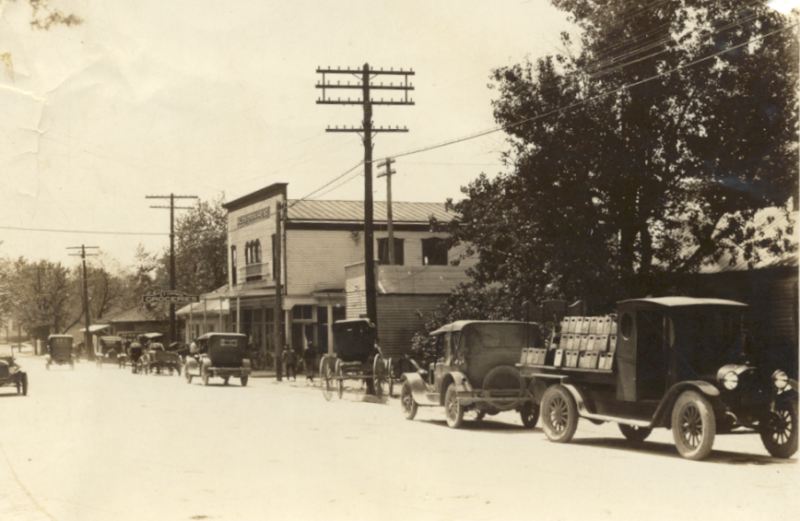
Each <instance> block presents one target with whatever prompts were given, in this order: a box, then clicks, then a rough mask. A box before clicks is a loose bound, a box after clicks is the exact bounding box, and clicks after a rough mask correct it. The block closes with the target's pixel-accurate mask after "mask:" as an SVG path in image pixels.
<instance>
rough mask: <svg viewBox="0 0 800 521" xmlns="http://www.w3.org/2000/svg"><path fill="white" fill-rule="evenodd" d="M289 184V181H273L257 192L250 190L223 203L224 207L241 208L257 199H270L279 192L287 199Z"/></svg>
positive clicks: (228, 208)
mask: <svg viewBox="0 0 800 521" xmlns="http://www.w3.org/2000/svg"><path fill="white" fill-rule="evenodd" d="M287 186H289V183H272V184H271V185H269V186H265V187H264V188H262V189H260V190H256V191H255V192H250V193H249V194H246V195H243V196H241V197H238V198H236V199H234V200H233V201H228V202H227V203H222V207H223V208H225V209H226V210H227V211H229V212H231V211H234V210H238V209H240V208H244V207H245V206H248V205H250V204H252V203H255V202H257V201H263V200H264V199H269V198H270V197H272V196H274V195H278V194H283V198H284V199H286V187H287Z"/></svg>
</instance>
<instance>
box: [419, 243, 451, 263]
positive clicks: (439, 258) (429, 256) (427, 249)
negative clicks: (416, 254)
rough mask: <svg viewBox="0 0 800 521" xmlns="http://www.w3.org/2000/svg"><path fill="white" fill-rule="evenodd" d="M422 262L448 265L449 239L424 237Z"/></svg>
mask: <svg viewBox="0 0 800 521" xmlns="http://www.w3.org/2000/svg"><path fill="white" fill-rule="evenodd" d="M422 264H423V265H425V266H447V241H445V240H444V239H440V238H438V237H431V238H429V239H422Z"/></svg>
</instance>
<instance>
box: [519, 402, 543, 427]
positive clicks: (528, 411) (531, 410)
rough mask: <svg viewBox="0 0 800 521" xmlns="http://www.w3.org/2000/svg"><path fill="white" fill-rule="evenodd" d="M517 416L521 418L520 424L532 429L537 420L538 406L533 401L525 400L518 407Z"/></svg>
mask: <svg viewBox="0 0 800 521" xmlns="http://www.w3.org/2000/svg"><path fill="white" fill-rule="evenodd" d="M519 416H520V418H521V419H522V425H524V426H525V427H526V428H528V429H533V428H534V427H536V422H538V421H539V406H538V405H536V404H535V403H533V402H525V403H524V404H523V405H522V407H520V409H519Z"/></svg>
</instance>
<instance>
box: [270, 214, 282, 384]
mask: <svg viewBox="0 0 800 521" xmlns="http://www.w3.org/2000/svg"><path fill="white" fill-rule="evenodd" d="M282 225H283V204H282V203H281V202H280V201H278V202H277V204H276V205H275V258H274V259H272V262H273V265H274V266H275V302H274V307H273V310H272V313H273V315H274V316H273V320H274V321H275V330H274V331H273V343H274V344H275V349H274V351H275V353H274V354H275V379H276V380H277V381H279V382H280V381H281V380H282V379H283V370H282V365H281V355H282V354H283V321H282V320H281V319H282V318H283V316H282V315H283V284H282V280H283V279H282V278H281V277H282V273H281V267H282V266H281V259H282V255H283V254H282V248H281V246H282V244H281V243H282V241H283V230H282Z"/></svg>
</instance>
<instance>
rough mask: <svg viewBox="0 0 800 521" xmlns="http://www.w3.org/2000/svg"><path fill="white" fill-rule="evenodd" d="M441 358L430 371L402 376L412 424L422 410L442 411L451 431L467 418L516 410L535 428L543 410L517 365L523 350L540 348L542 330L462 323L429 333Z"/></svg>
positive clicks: (404, 404)
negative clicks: (470, 412)
mask: <svg viewBox="0 0 800 521" xmlns="http://www.w3.org/2000/svg"><path fill="white" fill-rule="evenodd" d="M431 336H432V337H433V338H432V339H433V341H434V342H435V346H436V351H437V353H438V354H439V357H438V359H437V361H436V362H435V363H434V364H431V367H430V368H429V369H428V370H420V371H417V372H410V373H405V374H404V380H405V381H404V382H403V386H402V388H401V391H400V402H401V405H402V408H403V413H404V415H405V417H406V418H407V419H409V420H411V419H413V418H414V417H415V416H416V414H417V410H418V408H419V407H420V406H444V408H445V417H446V419H447V425H449V426H450V427H453V428H457V427H460V426H461V425H462V423H463V420H464V414H465V413H466V412H469V411H474V412H475V414H476V419H477V420H478V421H480V420H482V419H483V418H484V416H486V415H487V414H489V415H495V414H498V413H500V412H502V411H511V410H516V411H517V412H518V413H519V414H520V417H521V419H522V423H523V425H524V426H525V427H528V428H533V427H534V426H535V425H536V422H537V420H538V418H539V407H538V405H537V403H536V402H535V401H534V398H533V394H532V393H531V392H529V391H528V389H527V387H526V385H525V381H524V379H523V378H522V376H521V375H520V372H519V369H517V368H516V367H515V364H516V363H517V362H518V361H519V359H520V356H521V354H522V350H523V349H527V348H541V347H542V345H543V339H542V334H541V330H540V327H539V325H538V324H536V323H532V322H501V321H476V320H461V321H457V322H453V323H451V324H447V325H445V326H442V327H441V328H439V329H437V330H436V331H433V332H432V333H431Z"/></svg>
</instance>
